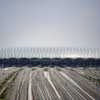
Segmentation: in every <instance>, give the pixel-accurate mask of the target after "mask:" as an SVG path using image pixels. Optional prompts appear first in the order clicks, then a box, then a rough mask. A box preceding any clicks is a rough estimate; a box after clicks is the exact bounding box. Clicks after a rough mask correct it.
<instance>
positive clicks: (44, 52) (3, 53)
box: [0, 48, 100, 58]
mask: <svg viewBox="0 0 100 100" xmlns="http://www.w3.org/2000/svg"><path fill="white" fill-rule="evenodd" d="M73 55H76V56H78V57H87V58H88V57H95V58H100V49H99V48H97V49H95V48H1V49H0V58H10V57H16V58H19V57H29V58H30V57H39V58H42V57H50V58H53V57H62V58H63V57H72V56H73Z"/></svg>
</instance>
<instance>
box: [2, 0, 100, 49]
mask: <svg viewBox="0 0 100 100" xmlns="http://www.w3.org/2000/svg"><path fill="white" fill-rule="evenodd" d="M27 46H32V47H34V46H37V47H39V46H43V47H45V46H47V47H48V46H49V47H50V46H57V47H58V46H63V47H64V46H66V47H97V48H98V47H100V0H0V47H27Z"/></svg>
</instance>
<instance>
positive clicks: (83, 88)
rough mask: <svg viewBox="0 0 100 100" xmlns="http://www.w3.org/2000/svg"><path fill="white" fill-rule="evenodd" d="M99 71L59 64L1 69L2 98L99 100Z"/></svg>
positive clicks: (12, 99)
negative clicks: (52, 66) (54, 65)
mask: <svg viewBox="0 0 100 100" xmlns="http://www.w3.org/2000/svg"><path fill="white" fill-rule="evenodd" d="M89 72H90V73H89ZM94 72H95V75H94ZM99 72H100V70H99V71H98V70H97V75H96V69H80V68H60V67H55V68H50V67H44V68H40V67H33V68H28V67H23V68H14V67H13V68H6V69H0V100H100V85H99V81H98V80H99V79H98V78H99V76H98V75H99ZM94 76H95V77H94ZM90 77H91V78H90Z"/></svg>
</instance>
